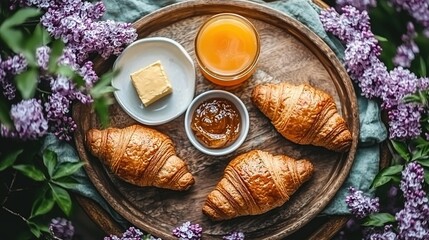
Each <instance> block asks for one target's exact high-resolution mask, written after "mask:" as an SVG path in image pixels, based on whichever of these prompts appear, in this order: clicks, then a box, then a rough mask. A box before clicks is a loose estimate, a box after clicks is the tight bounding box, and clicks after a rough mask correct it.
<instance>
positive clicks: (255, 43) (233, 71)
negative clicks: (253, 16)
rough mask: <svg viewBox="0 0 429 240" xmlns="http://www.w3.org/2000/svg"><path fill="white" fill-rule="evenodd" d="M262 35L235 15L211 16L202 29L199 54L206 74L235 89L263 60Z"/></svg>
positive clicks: (196, 47) (197, 52)
mask: <svg viewBox="0 0 429 240" xmlns="http://www.w3.org/2000/svg"><path fill="white" fill-rule="evenodd" d="M259 50H260V46H259V36H258V33H257V31H256V29H255V27H254V26H253V25H252V23H251V22H249V21H248V20H247V19H246V18H244V17H242V16H240V15H237V14H231V13H223V14H218V15H215V16H213V17H211V18H210V19H209V20H208V21H207V22H205V23H204V24H203V26H202V27H201V28H200V30H199V32H198V34H197V37H196V41H195V52H196V55H197V62H198V64H199V66H200V69H201V72H202V73H203V75H204V76H205V77H206V78H207V79H208V80H210V81H212V82H214V83H216V84H219V85H222V86H232V85H236V84H239V83H241V82H243V81H245V80H246V79H247V78H249V77H250V76H251V75H252V73H253V72H254V70H255V65H256V63H257V60H258V58H259Z"/></svg>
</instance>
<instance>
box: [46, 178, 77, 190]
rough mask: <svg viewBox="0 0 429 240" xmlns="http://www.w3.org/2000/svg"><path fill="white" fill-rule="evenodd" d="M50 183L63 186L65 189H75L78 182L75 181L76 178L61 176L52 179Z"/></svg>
mask: <svg viewBox="0 0 429 240" xmlns="http://www.w3.org/2000/svg"><path fill="white" fill-rule="evenodd" d="M52 183H54V184H56V185H58V186H60V187H62V188H65V189H70V190H74V189H76V188H77V187H78V186H79V185H80V184H79V183H77V182H76V180H74V179H72V178H70V177H63V178H59V179H57V180H53V181H52Z"/></svg>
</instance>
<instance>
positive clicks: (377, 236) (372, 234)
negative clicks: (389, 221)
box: [364, 225, 398, 240]
mask: <svg viewBox="0 0 429 240" xmlns="http://www.w3.org/2000/svg"><path fill="white" fill-rule="evenodd" d="M364 239H365V240H396V239H398V236H397V234H396V233H395V232H394V231H393V227H392V225H386V226H384V228H383V230H381V231H380V230H373V231H369V232H367V234H366V235H365V238H364Z"/></svg>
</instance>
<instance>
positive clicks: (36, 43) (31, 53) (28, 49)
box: [21, 23, 49, 67]
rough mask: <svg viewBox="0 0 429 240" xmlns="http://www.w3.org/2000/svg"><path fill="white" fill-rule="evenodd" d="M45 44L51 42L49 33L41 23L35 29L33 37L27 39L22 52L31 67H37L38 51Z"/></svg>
mask: <svg viewBox="0 0 429 240" xmlns="http://www.w3.org/2000/svg"><path fill="white" fill-rule="evenodd" d="M45 42H49V33H48V32H47V31H46V30H45V28H44V27H43V26H42V25H41V24H40V23H39V24H37V25H36V27H35V28H34V31H33V33H32V35H31V36H30V37H29V38H27V39H25V41H24V48H23V49H22V51H21V52H22V54H24V56H25V58H26V59H27V63H28V64H29V65H30V66H33V67H37V61H36V50H37V48H38V47H41V46H43V45H45V44H46V43H45Z"/></svg>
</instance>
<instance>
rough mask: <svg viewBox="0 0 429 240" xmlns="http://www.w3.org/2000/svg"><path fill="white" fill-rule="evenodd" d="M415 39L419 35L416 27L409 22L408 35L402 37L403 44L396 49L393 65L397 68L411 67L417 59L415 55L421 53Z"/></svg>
mask: <svg viewBox="0 0 429 240" xmlns="http://www.w3.org/2000/svg"><path fill="white" fill-rule="evenodd" d="M415 37H417V33H416V30H415V29H414V25H413V23H412V22H408V24H407V33H406V34H404V35H402V37H401V39H402V41H403V43H402V44H401V45H400V46H399V47H398V48H397V49H396V55H395V57H393V63H394V64H395V65H396V66H402V67H410V66H411V62H412V61H413V60H414V58H415V57H416V55H415V54H417V53H419V47H418V46H417V44H416V42H414V38H415Z"/></svg>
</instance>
